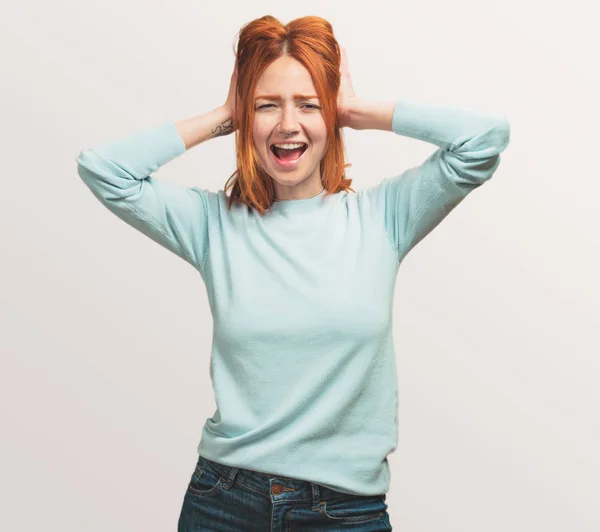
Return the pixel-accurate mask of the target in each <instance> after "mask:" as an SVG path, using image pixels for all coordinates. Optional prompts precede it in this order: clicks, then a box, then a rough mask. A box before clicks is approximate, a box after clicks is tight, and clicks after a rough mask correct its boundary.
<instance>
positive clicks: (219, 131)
mask: <svg viewBox="0 0 600 532" xmlns="http://www.w3.org/2000/svg"><path fill="white" fill-rule="evenodd" d="M232 131H233V119H232V118H228V119H227V120H225V122H221V123H220V124H219V125H218V126H217V127H216V128H215V129H213V130H212V135H213V137H222V136H224V135H229V134H230V133H231V132H232Z"/></svg>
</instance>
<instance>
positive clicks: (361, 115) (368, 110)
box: [348, 99, 396, 131]
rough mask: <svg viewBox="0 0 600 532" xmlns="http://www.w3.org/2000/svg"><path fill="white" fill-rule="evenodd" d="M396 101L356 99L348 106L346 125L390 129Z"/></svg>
mask: <svg viewBox="0 0 600 532" xmlns="http://www.w3.org/2000/svg"><path fill="white" fill-rule="evenodd" d="M395 106H396V102H373V101H366V100H360V99H356V100H354V101H353V102H352V103H351V104H350V105H349V107H348V121H349V123H348V127H350V128H352V129H380V130H383V131H392V116H393V114H394V108H395Z"/></svg>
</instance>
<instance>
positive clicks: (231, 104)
mask: <svg viewBox="0 0 600 532" xmlns="http://www.w3.org/2000/svg"><path fill="white" fill-rule="evenodd" d="M236 89H237V59H236V61H235V64H234V67H233V74H231V80H230V82H229V94H228V95H227V100H226V101H225V103H224V104H223V107H224V108H225V109H227V110H228V111H229V113H230V116H231V118H232V120H233V131H235V130H236V129H237V128H238V120H237V115H236V112H237V109H236V104H235V92H236Z"/></svg>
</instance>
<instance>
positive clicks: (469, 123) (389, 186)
mask: <svg viewBox="0 0 600 532" xmlns="http://www.w3.org/2000/svg"><path fill="white" fill-rule="evenodd" d="M392 131H393V132H394V133H396V134H398V135H405V136H408V137H411V138H414V139H420V140H424V141H426V142H430V143H432V144H435V145H436V146H438V149H437V150H436V151H435V152H433V153H432V154H431V155H430V156H429V157H428V158H427V159H426V160H425V161H424V162H423V163H422V164H420V165H419V166H415V167H413V168H409V169H407V170H405V171H404V172H403V173H401V174H400V175H398V176H395V177H390V178H386V179H383V180H382V181H381V182H380V183H379V185H377V186H376V187H373V189H372V193H373V194H375V196H376V202H377V205H378V206H379V209H380V212H382V213H383V216H384V223H385V230H386V233H387V236H388V238H389V239H390V240H391V243H392V245H393V247H394V249H395V251H396V253H397V256H398V259H399V260H400V261H402V260H403V258H404V257H405V256H406V254H407V253H408V252H409V251H410V250H411V249H412V248H414V246H416V245H417V244H418V243H419V242H420V241H421V240H422V239H423V238H425V236H427V234H429V233H430V232H431V231H432V230H433V229H434V228H435V227H436V226H437V225H438V224H439V223H440V222H441V221H442V220H443V219H444V218H445V217H446V216H447V215H448V214H449V213H450V211H451V210H452V209H454V207H456V206H457V205H458V204H459V203H460V202H461V201H462V200H463V199H464V198H465V197H466V196H467V194H469V192H471V191H472V190H474V189H475V188H477V187H479V186H480V185H482V184H483V183H485V182H486V181H487V180H489V179H490V178H491V177H492V175H493V174H494V172H495V171H496V169H497V168H498V165H499V164H500V153H501V152H502V151H503V150H504V149H505V148H506V146H507V145H508V142H509V136H510V126H509V123H508V120H507V119H506V118H504V117H501V116H494V115H490V114H483V113H478V112H475V111H473V110H466V109H459V108H455V107H447V106H440V105H431V104H424V103H420V102H416V101H411V100H400V101H398V102H397V104H396V107H395V108H394V112H393V116H392Z"/></svg>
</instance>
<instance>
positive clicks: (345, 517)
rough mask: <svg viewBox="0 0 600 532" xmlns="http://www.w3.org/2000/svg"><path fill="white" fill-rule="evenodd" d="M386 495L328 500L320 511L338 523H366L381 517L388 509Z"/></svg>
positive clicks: (328, 518)
mask: <svg viewBox="0 0 600 532" xmlns="http://www.w3.org/2000/svg"><path fill="white" fill-rule="evenodd" d="M387 507H388V506H387V504H386V503H385V496H384V495H375V496H367V497H361V496H355V495H349V496H348V497H343V498H336V499H330V500H326V501H324V502H322V503H321V509H320V513H321V516H322V517H323V518H325V519H326V520H329V521H336V522H338V523H364V522H365V521H371V520H375V519H381V518H382V517H383V516H384V514H385V512H386V510H387Z"/></svg>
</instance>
